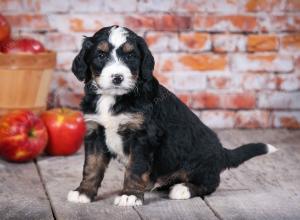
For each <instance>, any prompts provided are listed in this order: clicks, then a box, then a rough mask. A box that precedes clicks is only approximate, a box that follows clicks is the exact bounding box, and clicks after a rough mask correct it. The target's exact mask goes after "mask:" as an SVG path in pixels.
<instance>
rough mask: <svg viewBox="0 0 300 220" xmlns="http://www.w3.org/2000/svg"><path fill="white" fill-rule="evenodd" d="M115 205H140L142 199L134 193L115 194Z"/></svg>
mask: <svg viewBox="0 0 300 220" xmlns="http://www.w3.org/2000/svg"><path fill="white" fill-rule="evenodd" d="M114 205H117V206H140V205H143V202H142V200H140V199H138V198H137V197H136V196H135V195H129V196H128V195H121V196H117V197H116V198H115V201H114Z"/></svg>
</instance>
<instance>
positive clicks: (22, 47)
mask: <svg viewBox="0 0 300 220" xmlns="http://www.w3.org/2000/svg"><path fill="white" fill-rule="evenodd" d="M45 51H46V50H45V47H44V46H43V44H42V43H41V42H39V41H37V40H35V39H32V38H18V39H13V38H12V37H11V28H10V25H9V23H8V22H7V20H6V19H5V17H4V16H2V15H1V14H0V52H2V53H34V54H35V53H41V52H45Z"/></svg>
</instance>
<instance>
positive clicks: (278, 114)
mask: <svg viewBox="0 0 300 220" xmlns="http://www.w3.org/2000/svg"><path fill="white" fill-rule="evenodd" d="M272 118H273V127H275V128H290V129H299V128H300V112H299V111H293V112H291V111H288V112H285V111H275V112H273V115H272Z"/></svg>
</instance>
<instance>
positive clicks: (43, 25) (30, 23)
mask: <svg viewBox="0 0 300 220" xmlns="http://www.w3.org/2000/svg"><path fill="white" fill-rule="evenodd" d="M5 17H6V18H7V20H8V22H9V23H10V25H11V26H12V27H13V28H14V29H17V30H26V31H27V30H35V31H37V30H38V31H41V30H49V29H50V26H49V23H48V17H47V16H46V15H41V14H34V15H32V14H17V15H5Z"/></svg>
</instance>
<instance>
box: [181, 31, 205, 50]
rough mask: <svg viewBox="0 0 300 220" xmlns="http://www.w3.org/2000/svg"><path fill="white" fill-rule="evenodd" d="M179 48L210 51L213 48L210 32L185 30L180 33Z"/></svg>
mask: <svg viewBox="0 0 300 220" xmlns="http://www.w3.org/2000/svg"><path fill="white" fill-rule="evenodd" d="M179 40H180V44H179V48H180V49H181V50H188V51H191V52H198V51H208V50H210V49H211V40H210V35H209V34H204V33H198V32H184V33H180V34H179Z"/></svg>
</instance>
